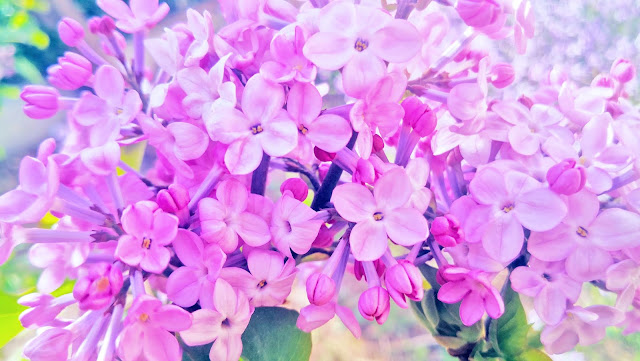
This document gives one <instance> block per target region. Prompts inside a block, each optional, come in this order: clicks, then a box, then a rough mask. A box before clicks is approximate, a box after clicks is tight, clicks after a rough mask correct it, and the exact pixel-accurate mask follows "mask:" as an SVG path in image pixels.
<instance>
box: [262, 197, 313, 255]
mask: <svg viewBox="0 0 640 361" xmlns="http://www.w3.org/2000/svg"><path fill="white" fill-rule="evenodd" d="M316 215H317V214H316V212H315V211H313V210H312V209H311V208H310V207H309V206H307V205H306V204H304V203H302V202H300V201H299V200H297V199H295V198H293V194H292V193H291V192H285V193H284V194H283V195H282V197H281V198H280V199H279V200H278V202H276V204H275V206H274V208H273V214H272V216H271V235H272V237H273V244H274V246H275V247H276V248H277V249H278V250H279V251H280V252H282V254H284V255H286V256H289V257H291V256H292V255H291V250H293V251H294V252H295V253H297V254H305V253H307V252H308V251H309V249H310V248H311V245H312V244H313V241H314V240H315V239H316V237H317V236H318V232H319V231H320V226H322V224H323V223H324V221H323V220H322V219H314V217H316Z"/></svg>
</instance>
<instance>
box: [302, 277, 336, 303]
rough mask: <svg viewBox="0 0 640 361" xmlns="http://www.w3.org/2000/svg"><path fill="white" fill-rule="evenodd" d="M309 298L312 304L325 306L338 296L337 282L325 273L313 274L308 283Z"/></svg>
mask: <svg viewBox="0 0 640 361" xmlns="http://www.w3.org/2000/svg"><path fill="white" fill-rule="evenodd" d="M306 289H307V298H308V299H309V302H311V304H314V305H316V306H323V305H325V304H327V303H329V302H330V301H331V300H333V299H334V297H335V296H336V282H335V281H334V280H333V278H331V277H329V276H327V275H326V274H324V273H318V272H316V273H313V274H312V275H311V276H309V278H307V282H306Z"/></svg>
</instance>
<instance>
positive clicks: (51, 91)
mask: <svg viewBox="0 0 640 361" xmlns="http://www.w3.org/2000/svg"><path fill="white" fill-rule="evenodd" d="M59 97H60V93H58V91H57V90H56V89H55V88H52V87H50V86H43V85H27V86H26V87H24V89H22V93H20V98H22V100H24V101H25V102H26V103H27V104H25V105H24V107H23V108H22V110H23V111H24V113H25V114H26V115H27V116H28V117H29V118H33V119H46V118H50V117H52V116H54V115H55V114H56V113H57V112H58V109H59V107H60V104H59V103H58V98H59Z"/></svg>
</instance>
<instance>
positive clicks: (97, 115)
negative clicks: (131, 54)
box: [73, 65, 142, 133]
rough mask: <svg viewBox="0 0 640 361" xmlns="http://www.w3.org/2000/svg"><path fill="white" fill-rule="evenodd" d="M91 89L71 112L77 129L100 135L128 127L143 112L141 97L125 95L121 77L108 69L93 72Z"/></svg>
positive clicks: (112, 68) (115, 70) (135, 93)
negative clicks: (80, 127) (84, 129)
mask: <svg viewBox="0 0 640 361" xmlns="http://www.w3.org/2000/svg"><path fill="white" fill-rule="evenodd" d="M93 89H94V90H95V92H96V94H95V95H94V94H93V93H90V92H84V93H83V94H82V97H81V98H80V100H79V101H78V102H77V103H76V105H75V106H74V108H73V117H74V118H75V120H76V121H77V122H78V124H80V125H84V126H93V127H92V131H93V132H97V133H102V132H105V131H110V130H111V129H113V128H114V127H118V126H122V125H125V124H128V123H130V122H131V121H132V120H133V119H134V118H135V117H136V115H138V113H139V112H140V110H141V109H142V101H141V100H140V95H139V94H138V93H137V92H136V91H135V90H128V91H126V92H125V83H124V79H123V78H122V74H120V72H119V71H118V70H117V69H116V68H114V67H112V66H111V65H103V66H101V67H100V68H98V70H97V71H96V75H95V81H94V84H93Z"/></svg>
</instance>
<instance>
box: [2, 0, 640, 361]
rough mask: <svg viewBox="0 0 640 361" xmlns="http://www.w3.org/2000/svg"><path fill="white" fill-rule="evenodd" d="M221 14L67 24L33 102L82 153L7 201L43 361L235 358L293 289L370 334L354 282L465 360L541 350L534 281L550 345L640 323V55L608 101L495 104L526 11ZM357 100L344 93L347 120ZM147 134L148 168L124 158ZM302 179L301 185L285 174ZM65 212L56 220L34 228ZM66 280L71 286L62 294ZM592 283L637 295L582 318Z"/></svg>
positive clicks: (322, 4) (585, 90) (536, 96)
mask: <svg viewBox="0 0 640 361" xmlns="http://www.w3.org/2000/svg"><path fill="white" fill-rule="evenodd" d="M219 2H220V5H221V9H222V15H223V16H224V18H225V19H226V20H227V25H226V26H224V27H222V28H221V29H218V30H217V31H214V28H213V23H212V15H211V14H210V13H209V12H207V11H204V12H203V13H199V12H197V11H195V10H189V11H188V12H187V22H186V23H180V24H175V25H174V26H172V27H170V28H169V27H168V28H165V29H164V33H163V34H162V35H161V36H159V37H156V38H153V37H149V36H148V33H149V30H150V29H152V28H153V27H155V26H156V25H157V24H158V23H159V22H160V21H161V20H162V19H163V18H164V17H165V16H166V14H167V12H168V10H169V9H168V7H167V6H166V4H158V2H157V1H143V0H131V1H130V3H129V5H127V4H125V3H124V2H122V1H120V0H98V2H97V3H98V5H99V6H100V8H102V9H103V10H104V11H105V13H106V14H108V15H105V16H103V17H101V18H93V19H90V20H89V30H90V31H91V32H92V33H93V34H95V35H97V36H98V37H99V38H100V39H101V41H102V42H101V44H102V49H101V51H100V52H98V51H96V50H93V49H91V48H90V47H89V46H88V45H87V43H86V42H85V40H84V36H85V29H84V28H83V26H82V25H81V24H79V23H78V22H76V21H74V20H71V19H63V20H62V21H61V22H60V24H59V33H60V37H61V39H62V40H63V42H64V43H65V44H67V45H68V46H69V47H71V48H73V49H74V51H70V52H68V53H66V54H65V56H64V57H62V58H60V60H59V63H58V64H56V65H53V66H51V68H50V69H49V79H48V80H49V82H50V84H51V85H52V86H37V85H32V86H27V87H25V89H24V91H23V93H22V99H23V100H24V101H25V102H26V105H25V107H24V111H25V113H26V114H27V115H29V116H31V117H33V118H38V119H40V118H47V117H51V116H53V115H55V114H57V113H59V112H64V113H65V114H66V116H67V121H68V135H67V138H66V139H64V141H63V143H62V145H61V146H58V145H57V144H56V142H55V141H54V140H53V139H47V140H45V141H43V142H42V144H41V146H40V148H39V150H38V154H37V156H36V157H30V156H29V157H25V158H24V159H23V160H22V163H21V166H20V175H19V176H20V185H19V187H18V188H16V189H15V190H12V191H10V192H8V193H6V194H4V195H2V196H0V222H1V223H0V227H1V228H0V231H1V233H0V235H1V238H0V260H1V261H5V260H6V259H7V257H9V255H10V253H11V251H12V249H13V248H14V247H15V246H16V245H18V244H19V243H26V244H30V245H31V246H30V247H31V248H30V249H29V258H30V261H31V262H32V264H33V265H34V266H36V267H39V268H42V269H43V272H42V275H41V277H40V280H39V282H38V292H39V293H36V294H30V295H26V296H24V297H23V298H22V299H21V300H20V303H21V304H23V305H26V306H29V307H30V308H29V309H28V310H27V311H25V312H24V313H23V314H22V315H21V321H22V323H23V325H24V326H25V327H29V328H37V329H38V334H37V336H35V338H33V339H32V340H31V341H30V342H29V343H28V344H27V345H26V346H25V350H24V354H25V356H26V357H27V358H29V359H31V360H35V361H38V360H67V359H72V360H100V361H103V360H113V359H120V360H124V361H130V360H131V361H133V360H154V361H155V360H180V359H181V354H182V352H183V350H184V351H187V352H188V351H189V350H190V349H191V348H192V347H194V346H199V345H210V346H208V347H210V351H207V352H208V353H209V358H210V359H211V360H237V359H238V358H239V357H240V356H241V355H242V354H243V338H242V335H243V333H245V331H246V330H247V327H248V325H249V323H250V320H251V316H252V314H253V313H254V312H257V311H256V310H257V308H263V307H273V306H280V305H282V304H283V303H284V302H285V301H286V300H287V297H288V296H289V294H290V293H291V290H292V287H293V286H294V282H297V283H295V284H297V285H299V286H302V285H304V286H302V287H306V292H307V296H308V300H309V305H307V306H306V307H303V308H302V309H301V310H300V313H299V317H298V319H297V326H298V327H299V328H300V329H301V330H303V331H305V332H310V331H311V330H313V329H316V328H318V327H320V326H322V325H323V324H325V323H326V322H328V321H329V320H331V319H332V318H334V317H335V316H336V315H337V316H338V317H339V318H340V320H341V321H342V322H343V323H344V324H345V326H346V327H347V328H348V329H349V330H350V331H351V332H352V333H353V335H354V336H356V337H358V336H359V335H360V326H359V323H358V320H357V319H356V317H355V316H354V313H353V311H352V310H351V309H349V308H347V307H345V306H343V305H341V304H340V303H339V301H340V300H339V297H338V296H339V295H340V294H341V293H340V289H341V284H342V280H343V278H344V276H345V275H346V276H347V277H351V276H352V275H353V276H355V278H357V279H358V280H362V279H363V278H364V281H366V284H367V286H368V287H367V290H366V291H364V292H363V293H362V294H361V295H360V297H359V301H358V311H359V313H360V314H361V315H362V317H363V318H365V319H366V320H370V321H373V320H375V321H376V322H378V323H380V324H381V323H384V322H385V321H386V319H387V317H388V315H389V309H390V304H391V301H393V302H395V303H396V304H397V305H398V306H400V307H402V308H408V307H410V306H411V307H413V308H414V309H415V310H416V311H417V313H418V315H419V316H420V318H421V319H422V320H423V321H424V323H425V325H427V327H428V328H429V330H430V331H431V332H432V333H433V334H434V335H435V336H436V339H437V340H438V341H439V342H441V343H442V344H443V345H445V346H446V347H447V348H448V349H449V352H450V353H451V354H453V355H456V356H459V357H460V358H461V359H469V358H478V359H486V358H489V357H494V358H497V357H499V358H503V359H515V358H518V357H522V358H524V357H527V355H531V354H537V353H541V351H540V350H537V349H530V350H528V349H524V348H523V347H524V346H521V347H520V346H514V345H523V344H524V341H523V339H524V338H526V337H527V332H528V331H529V325H528V323H527V321H526V318H524V315H523V311H522V306H521V305H520V303H519V301H518V297H517V295H516V294H515V293H514V291H515V292H517V293H519V294H520V295H522V296H524V297H530V298H533V299H534V302H533V304H534V308H535V310H536V312H537V314H538V316H539V318H540V319H541V320H542V322H543V323H544V324H545V326H544V329H543V331H542V334H541V341H542V343H543V344H544V346H545V348H546V350H547V351H548V352H552V353H561V352H566V351H568V350H571V349H572V348H573V347H574V346H575V345H576V344H578V343H581V344H590V343H594V342H597V341H598V340H599V339H601V338H602V337H604V330H605V328H606V327H607V326H610V325H620V326H622V327H626V328H625V332H634V331H635V328H634V327H637V322H635V320H637V318H638V317H640V313H639V311H638V310H637V307H638V306H640V296H638V297H636V291H637V289H638V286H639V285H640V281H638V280H639V279H640V277H639V275H640V251H639V250H640V215H638V211H640V191H638V189H637V187H636V186H635V185H636V184H637V180H638V173H637V172H638V170H637V169H636V167H637V165H638V164H640V163H638V162H637V159H638V156H639V155H640V149H639V148H638V144H639V143H638V135H639V134H640V129H638V127H639V126H640V113H639V112H638V111H637V109H636V108H635V107H634V106H633V105H631V104H630V103H629V102H628V101H627V100H626V93H625V84H626V83H628V82H629V81H631V80H632V79H633V78H634V76H635V69H634V67H633V66H632V65H631V64H630V63H629V62H628V61H625V60H623V59H621V60H618V61H616V62H615V63H614V64H613V66H612V69H611V71H610V73H608V74H601V75H599V76H598V77H597V78H596V79H595V80H594V82H593V84H591V86H588V87H580V86H578V85H576V84H574V83H572V82H571V81H570V80H568V79H567V77H565V76H562V75H561V74H560V75H559V74H556V73H552V74H551V75H550V77H549V80H548V82H547V83H545V84H542V85H541V87H540V88H539V90H538V91H536V92H535V93H533V94H529V95H523V96H521V97H520V98H518V99H517V100H509V99H497V98H492V97H490V96H489V94H490V93H494V92H496V91H495V89H500V88H503V87H506V86H508V85H509V84H510V83H511V82H512V81H513V79H514V74H513V68H512V67H511V65H509V64H508V63H504V62H498V61H496V59H491V58H490V57H489V56H488V55H487V53H486V52H485V51H483V50H481V49H480V48H477V45H476V43H475V41H474V39H476V38H489V39H495V40H500V39H506V38H513V39H514V40H515V44H516V47H517V49H518V50H519V51H520V52H524V51H525V50H526V43H527V39H529V38H531V37H532V36H533V32H534V29H533V23H534V19H533V10H532V9H531V3H530V2H529V1H527V0H525V1H520V2H518V3H517V4H516V5H515V6H512V4H511V3H509V2H507V1H497V0H482V1H471V0H459V1H458V2H457V3H456V4H455V10H456V14H457V15H458V16H459V17H460V18H461V19H462V20H463V22H464V26H465V28H464V29H458V28H455V27H451V26H450V22H449V19H448V18H447V17H446V16H445V15H443V14H444V13H445V12H444V11H443V9H444V7H447V6H453V5H451V4H450V3H449V2H448V1H438V2H431V3H429V5H428V6H426V8H425V7H424V6H423V5H424V4H423V3H422V2H418V1H410V0H401V1H398V4H397V7H394V8H386V7H385V8H383V7H380V6H379V5H377V4H360V2H358V1H356V2H354V1H332V2H328V1H326V0H324V1H323V0H311V1H309V2H304V3H303V4H301V6H300V8H296V7H293V6H292V5H291V4H290V3H289V2H286V1H284V0H269V1H258V0H255V1H242V2H236V1H231V0H220V1H219ZM123 33H124V34H126V35H127V36H126V37H125V36H124V35H123ZM456 34H458V35H456ZM445 38H455V39H457V40H455V41H454V42H453V43H451V44H447V43H446V41H445ZM127 39H129V40H130V41H131V42H132V44H131V49H130V48H129V47H128V43H127ZM129 53H133V56H131V55H130V54H129ZM151 60H153V62H154V65H153V66H148V64H150V63H151ZM331 72H335V73H334V74H336V75H338V76H337V77H336V78H331V74H332V73H331ZM328 79H331V80H330V83H329V84H327V83H323V82H325V81H327V80H328ZM333 79H335V81H334V80H333ZM321 89H323V90H321ZM327 89H328V90H327ZM78 91H79V93H78ZM61 93H64V94H68V95H69V96H63V95H61ZM336 96H337V97H338V98H341V99H344V102H343V103H344V104H339V105H337V106H333V107H326V106H325V107H323V103H324V102H328V100H329V99H330V97H332V98H334V99H335V98H336ZM323 108H324V109H323ZM140 143H142V144H146V145H147V147H148V151H147V152H145V158H144V160H143V169H144V171H140V170H138V169H135V168H134V167H132V166H130V165H128V164H127V163H125V162H123V161H122V160H121V149H122V148H126V147H129V146H130V145H133V144H140ZM390 158H391V159H392V160H393V161H391V160H390ZM280 171H286V172H290V174H294V176H293V177H290V178H289V179H286V180H285V181H283V182H282V183H280V184H277V183H276V182H277V181H278V180H279V179H283V178H282V177H281V176H279V175H278V172H280ZM298 174H299V175H300V176H298ZM267 188H269V189H279V190H280V191H279V192H271V191H270V192H269V194H268V195H265V190H266V189H267ZM311 195H312V196H311ZM307 199H312V202H311V204H310V206H309V205H308V204H307V203H305V202H306V200H307ZM47 213H50V214H52V215H53V216H55V217H57V218H58V219H59V220H58V222H57V223H56V224H55V225H54V226H53V227H52V228H51V229H39V228H35V227H34V226H33V225H34V224H36V223H37V222H38V221H39V220H40V219H42V217H43V216H45V215H46V214H47ZM389 241H391V242H389ZM322 255H325V256H322ZM427 263H428V264H427ZM434 265H437V270H436V268H434V267H432V266H434ZM423 275H424V276H425V277H426V278H427V280H428V281H429V283H430V285H431V289H428V290H427V291H425V289H424V288H423V280H422V276H423ZM66 278H71V279H75V280H76V281H75V286H74V290H73V293H72V294H67V295H63V296H60V297H57V298H54V297H53V296H51V295H49V293H50V292H52V291H54V290H55V289H57V288H58V287H59V286H60V285H61V284H62V283H63V281H64V280H65V279H66ZM296 279H297V281H296ZM583 283H590V284H592V285H594V286H595V287H600V288H602V289H605V290H607V291H610V292H613V293H615V294H617V295H618V296H617V302H616V305H615V307H610V306H604V305H586V304H584V303H580V302H579V295H580V291H581V288H582V284H583ZM342 294H343V295H344V294H345V293H344V292H343V293H342ZM67 308H68V309H67ZM63 311H65V312H64V313H62V312H63ZM74 312H75V314H77V315H78V317H77V318H76V319H68V318H66V317H68V315H69V314H73V313H74ZM485 314H487V315H488V317H487V318H485V317H484V315H485ZM503 314H504V317H501V316H503ZM63 315H64V316H63ZM483 319H484V320H485V321H484V322H483ZM511 320H515V321H513V322H510V321H511ZM523 330H524V333H523V332H522V331H523ZM515 331H517V332H515ZM268 336H269V335H264V337H268ZM244 346H245V347H244V349H245V350H246V349H247V346H248V345H246V344H245V345H244ZM545 357H546V356H545ZM245 358H248V359H251V356H247V355H245Z"/></svg>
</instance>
